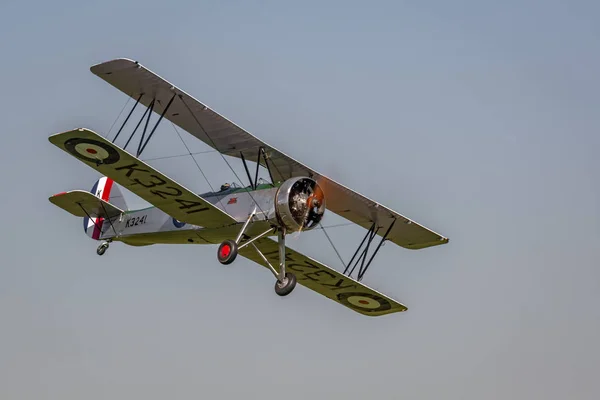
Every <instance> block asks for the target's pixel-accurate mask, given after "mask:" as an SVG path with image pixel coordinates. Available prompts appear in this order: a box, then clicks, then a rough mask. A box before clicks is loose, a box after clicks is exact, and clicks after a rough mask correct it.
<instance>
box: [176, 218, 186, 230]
mask: <svg viewBox="0 0 600 400" xmlns="http://www.w3.org/2000/svg"><path fill="white" fill-rule="evenodd" d="M173 225H175V227H177V228H183V227H184V226H185V222H181V221H178V220H176V219H175V218H173Z"/></svg>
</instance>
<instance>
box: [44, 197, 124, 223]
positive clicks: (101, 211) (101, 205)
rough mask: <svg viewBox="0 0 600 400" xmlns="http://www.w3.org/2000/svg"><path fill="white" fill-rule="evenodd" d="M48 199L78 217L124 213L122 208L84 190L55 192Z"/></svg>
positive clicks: (105, 216)
mask: <svg viewBox="0 0 600 400" xmlns="http://www.w3.org/2000/svg"><path fill="white" fill-rule="evenodd" d="M48 200H50V202H51V203H52V204H54V205H55V206H57V207H60V208H62V209H63V210H65V211H67V212H68V213H71V214H73V215H74V216H76V217H91V218H104V219H111V218H114V217H118V216H119V215H121V214H122V213H123V210H121V209H120V208H118V207H115V206H113V205H112V204H110V203H108V202H106V201H104V200H102V199H100V198H98V197H96V196H94V195H93V194H91V193H90V192H86V191H84V190H73V191H70V192H64V193H59V194H55V195H54V196H51V197H50V198H49V199H48Z"/></svg>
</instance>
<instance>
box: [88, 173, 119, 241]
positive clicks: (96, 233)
mask: <svg viewBox="0 0 600 400" xmlns="http://www.w3.org/2000/svg"><path fill="white" fill-rule="evenodd" d="M90 192H91V193H92V194H93V195H94V196H96V197H98V198H99V199H101V200H104V201H105V202H107V203H108V202H110V204H112V205H114V206H115V207H116V208H119V209H121V210H127V203H126V201H125V197H123V193H121V190H120V189H119V186H118V185H117V184H115V182H114V181H113V180H112V179H110V178H109V177H107V176H103V177H101V178H100V179H98V180H97V181H96V183H94V186H92V190H90ZM103 223H104V218H102V217H98V218H94V217H92V218H88V217H87V216H86V217H84V218H83V229H84V230H85V233H86V234H87V235H88V236H89V237H91V238H92V239H96V240H97V239H100V232H101V230H102V225H103Z"/></svg>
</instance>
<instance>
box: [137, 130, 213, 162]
mask: <svg viewBox="0 0 600 400" xmlns="http://www.w3.org/2000/svg"><path fill="white" fill-rule="evenodd" d="M171 124H173V123H172V122H171ZM173 128H175V126H173ZM176 132H177V130H176ZM216 152H217V151H216V150H205V151H198V152H195V153H188V154H178V155H174V156H164V157H152V158H145V159H143V160H142V161H144V162H145V161H156V160H166V159H168V158H177V157H187V156H189V155H192V156H196V155H198V154H208V153H216Z"/></svg>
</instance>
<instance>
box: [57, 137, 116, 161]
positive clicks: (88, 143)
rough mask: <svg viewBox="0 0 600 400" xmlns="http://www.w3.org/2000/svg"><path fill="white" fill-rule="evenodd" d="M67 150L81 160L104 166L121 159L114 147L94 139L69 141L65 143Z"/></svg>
mask: <svg viewBox="0 0 600 400" xmlns="http://www.w3.org/2000/svg"><path fill="white" fill-rule="evenodd" d="M65 149H67V151H68V152H69V153H71V154H72V155H74V156H75V157H77V158H79V159H81V160H84V161H90V162H100V163H102V164H114V163H116V162H117V161H119V159H120V158H121V157H120V156H119V153H118V152H117V150H115V149H114V148H113V147H111V146H109V145H108V144H106V143H102V142H99V141H97V140H93V139H82V138H73V139H69V140H67V141H66V142H65Z"/></svg>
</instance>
